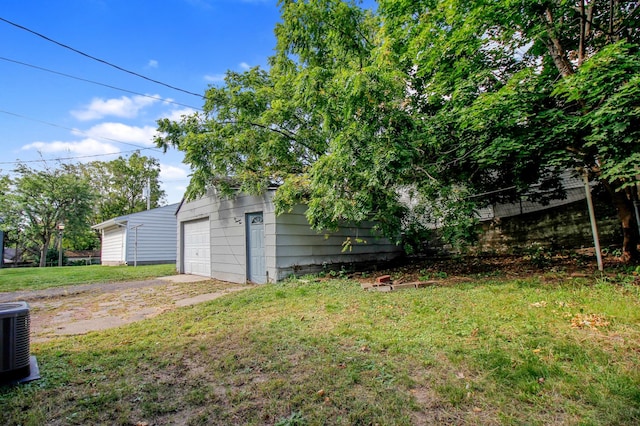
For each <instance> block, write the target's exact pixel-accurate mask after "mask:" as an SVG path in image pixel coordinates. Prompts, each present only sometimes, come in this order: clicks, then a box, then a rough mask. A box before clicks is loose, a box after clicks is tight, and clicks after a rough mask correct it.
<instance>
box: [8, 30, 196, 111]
mask: <svg viewBox="0 0 640 426" xmlns="http://www.w3.org/2000/svg"><path fill="white" fill-rule="evenodd" d="M0 21H3V22H6V23H7V24H9V25H13V26H14V27H16V28H19V29H21V30H24V31H27V32H30V33H31V34H33V35H36V36H38V37H40V38H43V39H45V40H47V41H49V42H51V43H54V44H57V45H58V46H60V47H64V48H65V49H69V50H71V51H72V52H75V53H78V54H80V55H82V56H84V57H87V58H89V59H93V60H94V61H97V62H100V63H102V64H105V65H108V66H110V67H113V68H115V69H117V70H119V71H123V72H126V73H128V74H131V75H135V76H136V77H140V78H143V79H145V80H147V81H151V82H152V83H156V84H160V85H162V86H165V87H168V88H170V89H173V90H177V91H179V92H183V93H186V94H188V95H193V96H197V97H199V98H201V99H203V98H204V97H203V96H202V95H201V94H198V93H195V92H190V91H188V90H185V89H181V88H179V87H176V86H172V85H170V84H167V83H163V82H161V81H158V80H154V79H152V78H150V77H147V76H144V75H142V74H138V73H137V72H134V71H130V70H128V69H126V68H122V67H120V66H118V65H115V64H112V63H111V62H108V61H105V60H104V59H100V58H96V57H95V56H91V55H89V54H88V53H85V52H83V51H81V50H78V49H74V48H73V47H71V46H68V45H66V44H64V43H60V42H59V41H56V40H54V39H52V38H49V37H47V36H45V35H43V34H40V33H39V32H36V31H33V30H31V29H29V28H27V27H24V26H22V25H19V24H16V23H15V22H11V21H9V20H8V19H5V18H2V17H0Z"/></svg>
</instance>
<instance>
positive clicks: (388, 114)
mask: <svg viewBox="0 0 640 426" xmlns="http://www.w3.org/2000/svg"><path fill="white" fill-rule="evenodd" d="M280 6H281V10H282V22H281V23H280V24H278V25H277V27H276V29H275V32H276V35H277V39H278V44H277V49H276V54H275V55H274V56H273V57H272V58H270V68H269V70H268V71H265V70H261V69H259V68H254V69H252V70H250V71H247V72H245V73H241V74H240V73H234V72H229V73H227V77H226V80H225V84H224V85H223V86H222V87H215V86H214V87H210V88H209V89H208V90H207V92H206V94H205V98H206V103H205V106H204V113H200V114H195V115H193V116H189V117H184V118H183V120H182V121H179V122H173V121H170V120H168V119H165V120H161V121H159V130H160V132H161V133H162V134H161V136H160V137H158V138H157V139H156V142H157V144H158V145H159V146H162V147H164V148H168V147H176V148H178V149H180V150H182V151H184V152H185V162H186V163H187V164H189V165H190V166H191V168H192V170H193V175H192V178H191V182H190V185H189V188H188V191H187V196H188V197H189V198H194V197H197V196H199V195H201V194H203V193H204V192H205V191H206V189H207V188H208V187H209V186H212V185H213V186H216V187H217V188H218V189H219V190H221V191H223V192H225V193H231V192H233V191H235V190H241V191H245V192H250V193H257V192H260V191H262V190H264V189H265V188H267V187H269V186H272V185H277V186H278V187H279V188H278V191H277V193H276V198H275V202H276V207H277V209H278V211H279V212H281V211H285V210H287V209H288V208H290V207H291V206H292V205H294V204H296V203H300V202H303V203H306V204H307V205H308V206H309V209H308V211H307V216H308V219H309V221H310V223H311V224H312V226H314V227H315V228H317V229H329V230H331V229H335V228H337V226H338V225H339V224H340V223H345V222H351V223H358V222H362V221H364V220H375V221H377V223H378V224H379V226H380V228H381V231H383V232H385V233H386V234H387V235H393V236H397V234H398V231H399V229H400V226H401V222H402V218H403V217H404V213H403V207H402V205H401V203H400V202H399V198H400V195H399V191H397V188H398V187H399V186H401V185H402V184H403V181H407V179H408V178H409V177H410V175H411V172H412V164H413V163H414V157H415V155H416V154H417V151H415V150H414V149H413V148H412V146H411V138H412V137H413V133H412V132H413V121H412V119H411V116H410V113H409V111H407V110H406V109H404V108H402V103H403V102H404V99H403V93H404V91H405V79H404V77H403V76H402V75H400V74H399V73H398V72H396V70H395V69H394V68H392V67H389V66H387V64H381V63H379V62H378V61H376V50H377V49H378V47H379V46H380V39H379V28H380V21H379V19H378V18H377V17H376V16H375V15H374V14H373V13H372V12H371V11H368V10H363V9H361V8H359V7H357V6H356V5H355V4H352V3H346V2H341V1H337V0H314V1H308V2H296V1H281V2H280Z"/></svg>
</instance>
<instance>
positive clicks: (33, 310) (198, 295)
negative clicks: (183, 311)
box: [0, 275, 251, 342]
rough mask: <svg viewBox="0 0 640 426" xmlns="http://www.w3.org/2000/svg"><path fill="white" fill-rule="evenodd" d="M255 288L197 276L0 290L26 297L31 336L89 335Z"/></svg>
mask: <svg viewBox="0 0 640 426" xmlns="http://www.w3.org/2000/svg"><path fill="white" fill-rule="evenodd" d="M248 288H251V286H250V285H240V284H230V283H224V282H221V281H216V280H211V279H209V278H206V277H198V276H196V275H172V276H168V277H162V278H157V279H153V280H145V281H130V282H119V283H108V284H105V283H101V284H85V285H77V286H69V287H59V288H52V289H45V290H36V291H19V292H13V293H0V303H4V302H11V301H26V302H28V303H29V307H30V315H31V341H32V342H42V341H46V340H49V339H52V338H55V337H57V336H62V335H74V334H85V333H88V332H90V331H96V330H104V329H107V328H113V327H119V326H121V325H124V324H128V323H132V322H135V321H140V320H143V319H146V318H151V317H154V316H156V315H158V314H161V313H163V312H167V311H170V310H173V309H176V308H179V307H181V306H189V305H194V304H196V303H202V302H206V301H209V300H213V299H217V298H218V297H221V296H224V295H226V294H229V293H233V292H236V291H240V290H245V289H248Z"/></svg>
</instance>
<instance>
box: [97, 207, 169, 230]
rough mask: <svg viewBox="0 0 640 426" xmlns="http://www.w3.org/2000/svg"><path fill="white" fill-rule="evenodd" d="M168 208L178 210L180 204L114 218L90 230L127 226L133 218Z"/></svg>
mask: <svg viewBox="0 0 640 426" xmlns="http://www.w3.org/2000/svg"><path fill="white" fill-rule="evenodd" d="M170 207H173V208H174V209H178V208H180V203H175V204H169V205H168V206H161V207H156V208H155V209H151V210H143V211H141V212H137V213H131V214H127V215H124V216H118V217H114V218H113V219H109V220H105V221H104V222H101V223H98V224H97V225H93V226H92V227H91V229H97V230H102V229H108V228H113V227H115V226H127V222H129V220H131V219H132V218H134V217H135V218H138V217H140V216H144V215H147V214H150V213H149V212H153V211H154V210H155V211H158V210H159V209H167V208H170ZM175 213H176V211H174V212H173V213H172V214H174V215H175Z"/></svg>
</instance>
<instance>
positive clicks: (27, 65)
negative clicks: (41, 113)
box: [0, 18, 202, 111]
mask: <svg viewBox="0 0 640 426" xmlns="http://www.w3.org/2000/svg"><path fill="white" fill-rule="evenodd" d="M0 19H1V18H0ZM0 60H2V61H6V62H12V63H14V64H18V65H22V66H25V67H30V68H34V69H37V70H40V71H46V72H49V73H51V74H57V75H60V76H63V77H67V78H72V79H74V80H79V81H84V82H86V83H91V84H96V85H98V86H103V87H108V88H109V89H114V90H119V91H121V92H126V93H131V94H133V95H138V96H144V97H145V98H150V99H155V100H158V101H162V102H166V103H169V104H174V105H179V106H183V107H187V108H192V109H195V110H198V111H202V109H201V108H198V107H194V106H191V105H186V104H181V103H179V102H174V101H171V100H168V99H163V98H161V97H158V96H151V95H145V94H144V93H139V92H134V91H132V90H127V89H122V88H120V87H116V86H111V85H109V84H105V83H100V82H99V81H94V80H88V79H86V78H82V77H77V76H74V75H70V74H65V73H63V72H59V71H54V70H51V69H48V68H44V67H40V66H37V65H32V64H28V63H26V62H20V61H16V60H14V59H9V58H5V57H2V56H0Z"/></svg>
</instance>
